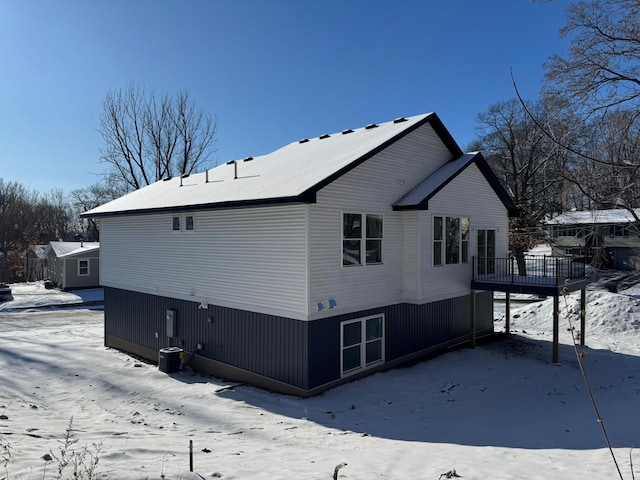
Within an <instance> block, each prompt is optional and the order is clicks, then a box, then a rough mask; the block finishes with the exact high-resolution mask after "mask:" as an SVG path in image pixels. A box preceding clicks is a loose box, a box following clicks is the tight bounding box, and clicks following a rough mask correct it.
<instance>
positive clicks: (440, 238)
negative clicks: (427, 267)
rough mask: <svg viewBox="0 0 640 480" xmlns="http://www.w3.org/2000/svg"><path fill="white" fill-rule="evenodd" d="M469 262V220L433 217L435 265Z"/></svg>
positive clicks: (464, 218)
mask: <svg viewBox="0 0 640 480" xmlns="http://www.w3.org/2000/svg"><path fill="white" fill-rule="evenodd" d="M443 261H444V262H445V263H446V264H447V265H453V264H456V263H468V262H469V219H468V218H466V217H441V216H436V217H433V264H434V265H442V263H443Z"/></svg>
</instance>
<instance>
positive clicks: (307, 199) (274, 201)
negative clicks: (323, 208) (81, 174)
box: [80, 192, 316, 218]
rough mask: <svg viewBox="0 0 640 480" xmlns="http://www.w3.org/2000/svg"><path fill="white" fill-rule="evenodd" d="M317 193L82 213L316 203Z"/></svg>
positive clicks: (112, 214)
mask: <svg viewBox="0 0 640 480" xmlns="http://www.w3.org/2000/svg"><path fill="white" fill-rule="evenodd" d="M315 202H316V196H315V193H313V194H312V193H307V192H304V193H303V194H301V195H298V196H295V197H279V198H264V199H256V200H239V201H232V202H218V203H201V204H197V205H176V206H171V207H159V208H147V209H139V210H121V211H117V212H105V213H98V214H91V215H88V214H86V213H81V214H80V216H81V217H82V218H105V217H123V216H132V215H147V214H155V213H183V212H193V211H197V210H224V209H231V208H242V207H267V206H271V205H288V204H293V203H315Z"/></svg>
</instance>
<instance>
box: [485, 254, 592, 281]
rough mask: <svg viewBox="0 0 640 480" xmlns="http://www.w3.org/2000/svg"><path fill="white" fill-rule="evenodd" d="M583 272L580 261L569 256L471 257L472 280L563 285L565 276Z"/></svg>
mask: <svg viewBox="0 0 640 480" xmlns="http://www.w3.org/2000/svg"><path fill="white" fill-rule="evenodd" d="M585 274H586V271H585V264H584V262H579V261H576V260H574V259H573V258H570V257H548V256H539V255H538V256H536V255H526V256H524V257H521V258H516V257H508V258H485V257H473V280H477V281H480V282H492V283H513V284H522V285H527V284H528V285H563V284H564V283H565V281H566V280H567V279H572V280H574V279H584V278H585Z"/></svg>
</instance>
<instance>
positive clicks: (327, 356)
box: [83, 113, 515, 395]
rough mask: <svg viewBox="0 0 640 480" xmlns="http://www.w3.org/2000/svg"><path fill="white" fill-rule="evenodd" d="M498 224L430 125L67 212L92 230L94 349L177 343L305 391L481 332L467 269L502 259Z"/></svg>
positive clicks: (429, 120)
mask: <svg viewBox="0 0 640 480" xmlns="http://www.w3.org/2000/svg"><path fill="white" fill-rule="evenodd" d="M510 214H515V208H514V205H513V203H512V201H511V199H510V198H509V196H508V195H507V194H506V192H505V191H504V189H503V188H502V187H501V186H500V184H499V182H498V180H497V179H496V177H495V176H494V174H493V173H492V171H491V170H490V168H489V167H488V165H487V163H486V161H485V160H484V158H483V157H482V155H481V154H479V153H469V154H464V153H463V152H462V151H461V150H460V148H459V146H458V145H457V144H456V142H455V141H454V139H453V138H452V137H451V135H450V134H449V132H448V131H447V130H446V129H445V127H444V126H443V124H442V123H441V122H440V120H439V119H438V117H437V116H436V115H435V114H433V113H431V114H425V115H419V116H414V117H410V118H401V119H397V120H394V121H392V122H388V123H383V124H379V125H376V124H371V125H367V126H366V127H363V128H359V129H355V130H351V129H349V130H344V131H342V132H338V133H336V134H332V135H322V136H321V137H319V138H310V139H303V140H300V141H297V142H294V143H291V144H289V145H287V146H284V147H283V148H281V149H279V150H276V151H275V152H273V153H270V154H267V155H264V156H260V157H255V158H251V157H249V158H245V159H244V160H238V161H232V162H228V163H226V164H223V165H220V166H218V167H216V168H214V169H212V170H208V171H206V172H204V173H199V174H192V175H190V176H183V177H178V178H171V179H165V180H163V181H158V182H156V183H154V184H152V185H149V186H147V187H145V188H142V189H140V190H137V191H135V192H132V193H130V194H128V195H125V196H123V197H121V198H119V199H116V200H114V201H112V202H109V203H107V204H105V205H102V206H100V207H97V208H95V209H93V210H90V211H88V212H85V213H84V214H83V216H84V217H97V218H99V220H100V236H101V252H100V255H101V266H102V270H101V272H100V274H101V281H100V283H101V284H102V285H103V286H104V290H105V291H104V302H105V304H104V308H105V345H107V346H110V347H114V348H118V349H122V350H125V351H129V352H132V353H135V354H138V355H141V356H143V357H146V358H148V359H156V360H157V359H158V352H159V350H160V349H163V348H165V347H168V346H178V347H182V348H183V349H184V350H185V351H186V353H187V355H186V357H185V358H187V359H188V361H189V362H190V365H191V366H193V367H194V368H196V369H198V370H201V371H206V372H209V373H212V374H215V375H218V376H221V377H225V378H230V379H235V380H238V381H246V382H250V383H253V384H255V385H258V386H262V387H266V388H270V389H272V390H276V391H281V392H285V393H292V394H297V395H313V394H316V393H319V392H320V391H322V390H324V389H326V388H329V387H332V386H334V385H337V384H339V383H342V382H346V381H348V380H351V379H354V378H358V377H360V376H363V375H366V374H369V373H372V372H375V371H378V370H382V369H385V368H389V367H392V366H396V365H399V364H401V363H404V362H407V361H409V360H412V359H416V358H419V357H422V356H424V355H426V354H430V353H432V352H436V351H441V350H443V349H445V348H447V347H449V346H452V345H454V344H459V343H461V342H465V341H469V340H470V339H472V338H473V339H475V337H476V336H480V335H484V334H492V333H493V296H492V293H491V292H486V291H485V292H479V293H477V294H475V293H474V292H472V291H471V280H472V267H471V265H472V257H474V256H478V255H479V256H480V257H488V256H489V257H491V256H501V257H507V236H508V235H507V234H508V216H509V215H510ZM150 239H153V240H152V241H150ZM472 305H473V308H472ZM472 311H473V312H475V315H473V316H472ZM472 325H475V329H474V330H473V331H472ZM190 354H193V355H190Z"/></svg>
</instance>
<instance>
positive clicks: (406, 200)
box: [393, 152, 518, 217]
mask: <svg viewBox="0 0 640 480" xmlns="http://www.w3.org/2000/svg"><path fill="white" fill-rule="evenodd" d="M471 164H474V165H476V166H477V167H478V169H479V170H480V172H481V173H482V175H483V176H484V178H485V179H486V180H487V182H488V183H489V185H490V186H491V188H492V189H493V191H494V192H495V193H496V195H497V196H498V198H499V199H500V200H501V201H502V203H503V204H504V206H505V208H506V209H507V211H508V212H509V216H510V217H517V216H518V209H517V208H516V206H515V204H514V203H513V200H512V199H511V196H510V195H509V194H508V193H507V191H506V190H505V189H504V187H503V186H502V185H501V184H500V181H499V180H498V178H497V177H496V176H495V174H494V173H493V171H492V170H491V168H490V167H489V165H488V164H487V162H486V160H485V159H484V157H483V156H482V154H481V153H478V152H473V153H465V154H464V155H462V156H461V157H460V158H458V159H455V160H451V161H449V162H447V163H445V164H444V165H442V166H441V167H440V168H439V169H438V170H436V171H435V172H433V173H432V174H431V175H429V176H428V177H427V178H426V179H424V180H423V181H422V182H420V183H419V184H418V185H417V186H416V187H415V188H414V189H413V190H411V191H410V192H409V193H407V194H406V195H405V196H404V197H402V198H401V199H400V200H398V201H397V202H396V203H394V204H393V209H394V210H411V209H417V210H427V209H428V208H429V200H430V199H431V198H432V197H433V196H434V195H435V194H436V193H438V192H439V191H440V190H442V189H443V188H444V187H445V186H446V185H447V184H448V183H449V182H451V181H452V180H453V179H454V178H456V177H457V176H458V175H460V173H462V172H463V171H464V170H466V169H467V167H469V165H471Z"/></svg>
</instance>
